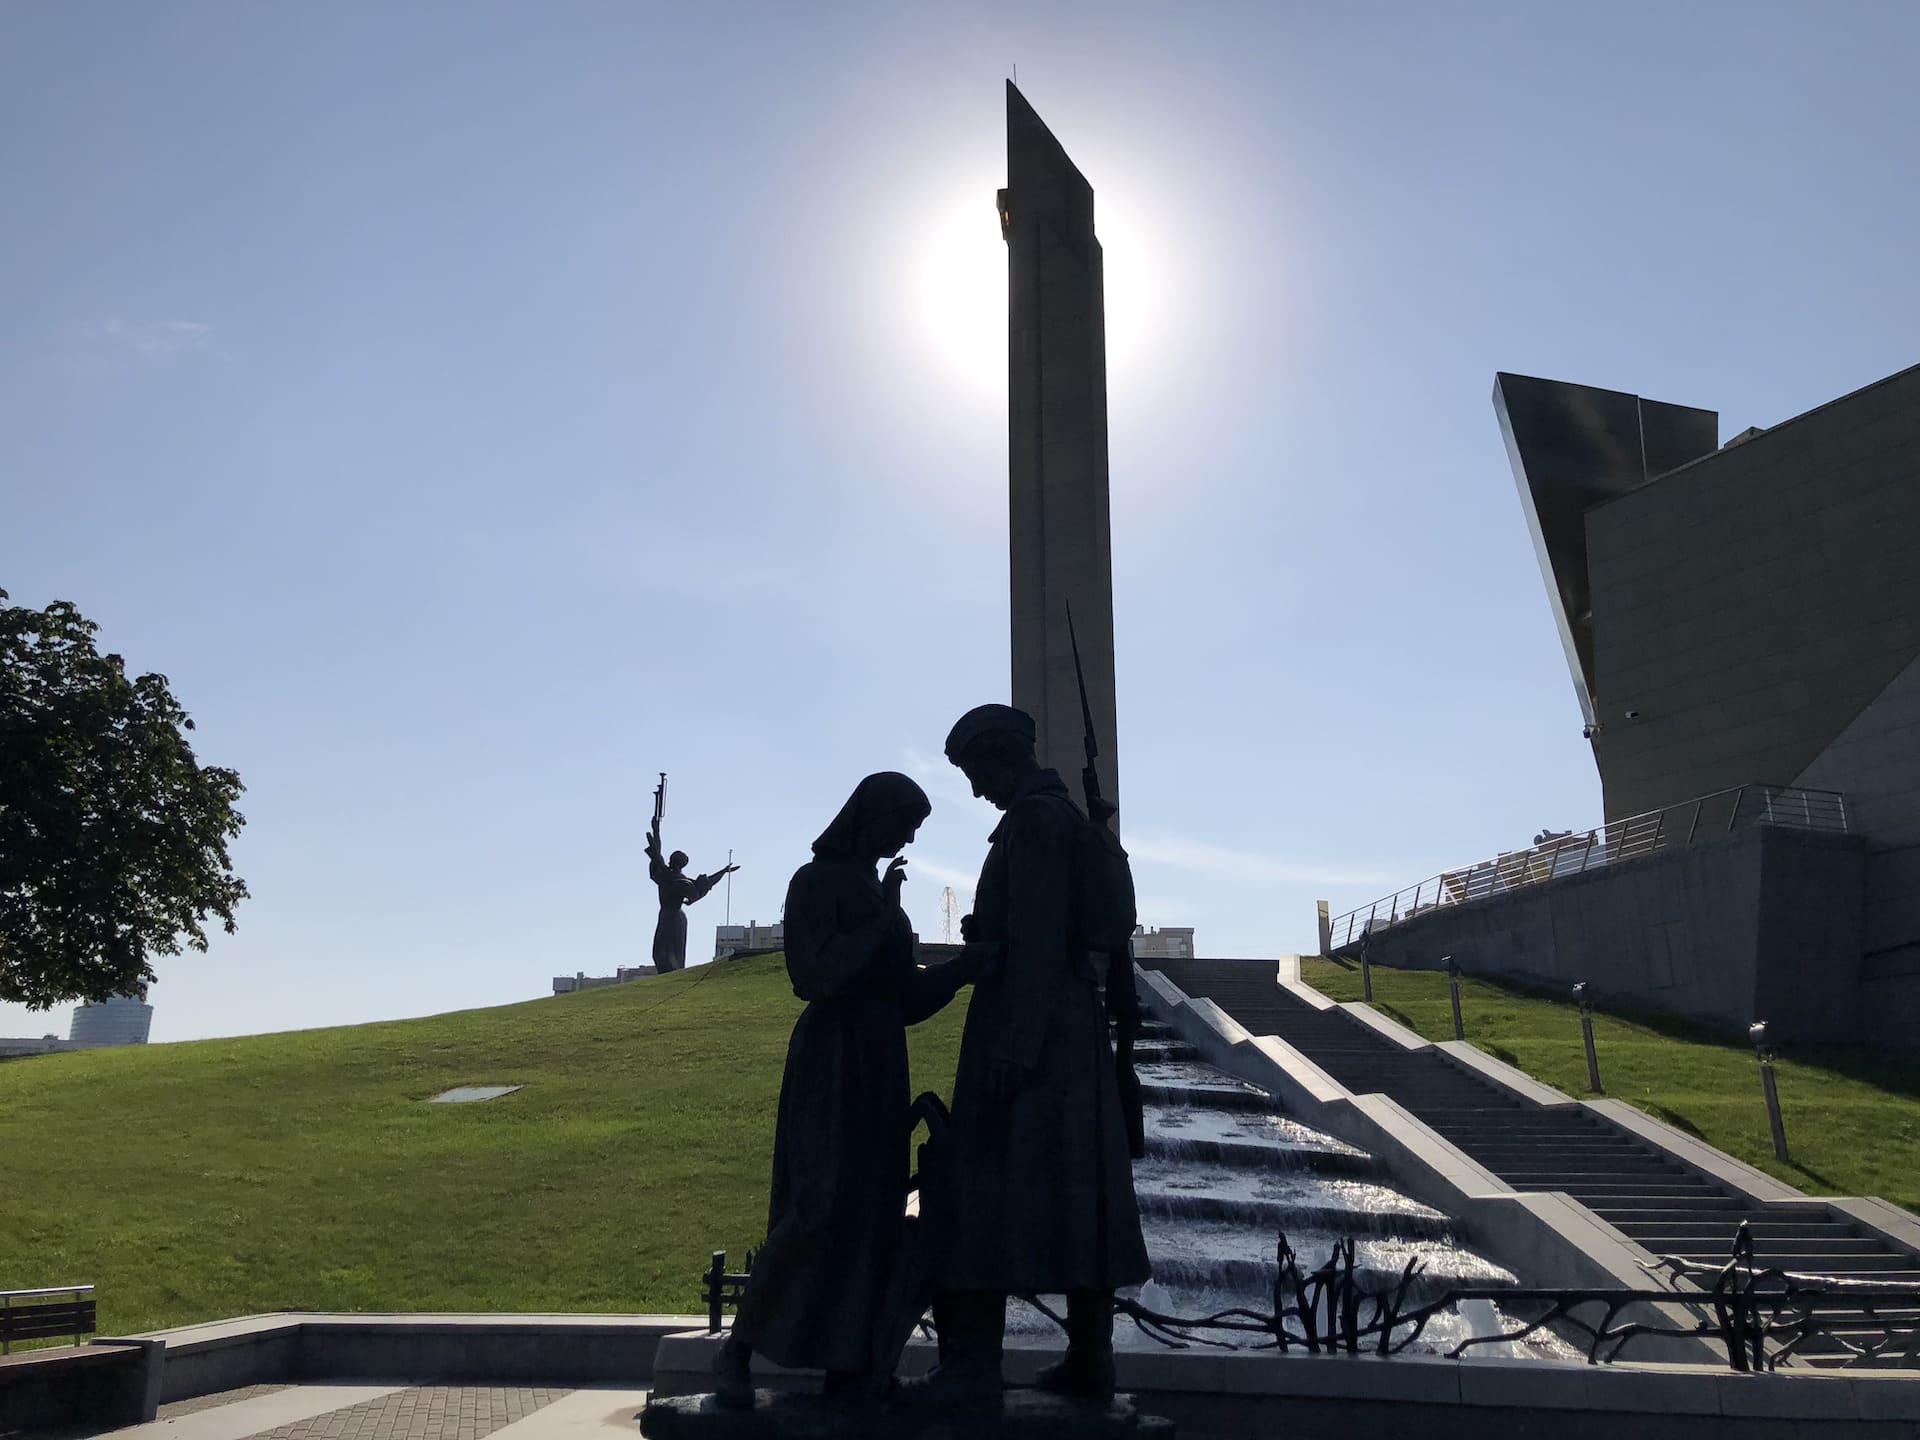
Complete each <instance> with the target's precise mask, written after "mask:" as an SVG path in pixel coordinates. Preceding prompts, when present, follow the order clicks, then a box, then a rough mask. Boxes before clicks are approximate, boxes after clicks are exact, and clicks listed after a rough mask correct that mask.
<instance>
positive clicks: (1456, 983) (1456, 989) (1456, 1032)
mask: <svg viewBox="0 0 1920 1440" xmlns="http://www.w3.org/2000/svg"><path fill="white" fill-rule="evenodd" d="M1445 959H1446V962H1447V990H1448V993H1449V994H1451V995H1452V997H1453V1038H1454V1039H1456V1040H1464V1039H1466V1038H1467V1027H1466V1026H1465V1025H1463V1024H1461V1023H1460V962H1459V961H1458V960H1456V959H1454V958H1453V957H1452V956H1451V955H1448V956H1446V957H1445Z"/></svg>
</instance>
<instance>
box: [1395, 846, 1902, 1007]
mask: <svg viewBox="0 0 1920 1440" xmlns="http://www.w3.org/2000/svg"><path fill="white" fill-rule="evenodd" d="M1866 865H1867V845H1866V842H1865V841H1864V840H1863V839H1861V838H1859V837H1858V836H1849V835H1825V834H1817V833H1814V832H1811V831H1804V830H1787V829H1778V828H1772V827H1765V826H1753V827H1749V828H1747V829H1744V830H1737V831H1735V832H1733V833H1732V834H1731V835H1727V836H1724V837H1722V838H1719V839H1716V840H1711V841H1707V842H1705V843H1700V844H1695V845H1691V846H1687V847H1685V848H1679V849H1673V850H1666V851H1662V852H1660V853H1659V854H1656V855H1648V856H1644V857H1642V858H1640V859H1637V860H1629V861H1626V862H1625V863H1624V864H1618V865H1609V866H1605V867H1603V868H1601V869H1597V870H1591V871H1589V872H1588V873H1586V874H1584V875H1570V876H1566V877H1564V878H1562V879H1559V880H1555V881H1553V882H1551V883H1549V884H1545V885H1538V886H1534V887H1532V888H1530V889H1526V890H1518V891H1514V892H1511V893H1509V894H1505V895H1495V896H1490V897H1488V898H1486V899H1483V900H1474V901H1469V902H1467V903H1465V904H1461V905H1449V906H1446V907H1444V908H1442V909H1438V910H1430V911H1427V912H1426V913H1424V914H1421V915H1416V916H1414V917H1413V918H1412V919H1411V920H1403V921H1401V922H1400V923H1399V924H1397V925H1394V926H1393V927H1392V928H1390V929H1387V930H1383V931H1380V932H1379V933H1377V934H1376V935H1375V937H1374V940H1373V952H1372V954H1373V959H1374V961H1375V962H1376V963H1378V964H1382V965H1388V966H1393V967H1396V968H1400V969H1409V970H1437V969H1439V968H1441V966H1442V965H1443V963H1444V960H1445V957H1446V956H1448V955H1452V956H1453V957H1454V959H1455V960H1457V961H1458V962H1459V964H1460V968H1461V969H1462V970H1463V971H1465V972H1466V973H1467V974H1469V975H1485V976H1495V977H1498V978H1501V979H1506V980H1517V981H1520V982H1522V983H1524V984H1532V985H1542V986H1548V987H1551V988H1554V989H1560V990H1564V989H1566V988H1567V987H1570V986H1572V985H1573V983H1574V982H1575V981H1579V980H1587V981H1591V982H1592V984H1593V986H1594V988H1595V990H1597V991H1600V992H1603V993H1604V994H1606V995H1607V996H1608V997H1609V998H1610V999H1616V1000H1619V1001H1620V1002H1622V1003H1623V1004H1626V1005H1628V1006H1631V1007H1633V1008H1637V1009H1641V1010H1648V1011H1653V1012H1656V1013H1661V1014H1667V1015H1675V1016H1679V1017H1681V1018H1684V1019H1689V1020H1696V1021H1700V1022H1702V1023H1705V1024H1708V1025H1712V1026H1714V1027H1716V1028H1718V1029H1721V1030H1727V1031H1733V1032H1736V1033H1739V1034H1744V1033H1745V1032H1746V1028H1747V1026H1748V1025H1750V1024H1752V1023H1753V1022H1754V1021H1755V1020H1766V1021H1767V1022H1768V1023H1769V1024H1770V1025H1771V1026H1772V1027H1773V1030H1774V1034H1775V1035H1776V1036H1777V1037H1778V1038H1780V1039H1782V1040H1802V1041H1855V1042H1858V1041H1860V1040H1861V1039H1862V1038H1863V1034H1862V1030H1861V1028H1860V1025H1861V1017H1860V1012H1859V982H1860V955H1861V914H1862V900H1863V896H1864V893H1865V883H1866ZM1909 1024H1910V1027H1911V1031H1912V1036H1913V1038H1912V1039H1910V1040H1909V1043H1913V1044H1920V1010H1916V1011H1915V1013H1914V1014H1913V1015H1912V1016H1911V1017H1909Z"/></svg>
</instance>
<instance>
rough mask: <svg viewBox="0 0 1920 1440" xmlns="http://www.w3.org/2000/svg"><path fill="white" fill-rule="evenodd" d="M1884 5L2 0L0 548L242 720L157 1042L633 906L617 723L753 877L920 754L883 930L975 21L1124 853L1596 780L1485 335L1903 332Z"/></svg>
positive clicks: (1523, 339)
mask: <svg viewBox="0 0 1920 1440" xmlns="http://www.w3.org/2000/svg"><path fill="white" fill-rule="evenodd" d="M1917 55H1920V8H1916V7H1915V6H1913V5H1910V4H1906V3H1886V4H1872V3H1849V4H1845V5H1814V4H1811V3H1809V4H1805V5H1799V6H1778V5H1767V4H1755V3H1739V4H1725V5H1711V4H1691V5H1686V6H1672V5H1668V4H1657V5H1642V6H1632V5H1609V6H1604V7H1602V6H1573V5H1538V4H1532V3H1526V4H1512V5H1494V4H1459V5H1445V6H1434V5H1427V4H1409V5H1387V4H1361V5H1339V6H1330V5H1297V6H1295V5H1278V4H1275V5H1247V6H1244V7H1240V6H1206V5H1198V6H1183V7H1170V6H1166V5H1159V4H1155V5H1140V6H1127V5H1108V4H1103V5H1099V6H1085V7H1065V6H1048V5H1028V4H1020V5H1007V6H997V5H995V6H988V5H967V4H945V5H939V6H935V5H898V4H886V5H875V6H870V7H869V6H852V5H844V6H837V7H828V6H824V5H808V6H790V5H773V4H765V5H759V6H749V5H713V6H676V7H666V6H644V5H636V4H606V5H593V4H555V5H538V6H536V5H524V4H511V5H508V4H500V5H489V4H470V3H461V4H448V5H431V4H409V5H405V6H394V5H387V4H328V5H307V6H293V5H240V4H218V5H195V4H165V5H159V4H156V5H140V6H114V7H100V6H85V5H73V4H67V3H40V4H20V3H12V4H5V5H0V180H3V181H4V186H5V196H6V198H5V206H4V222H3V223H0V275H3V276H4V277H5V280H4V282H3V283H0V586H4V587H5V588H6V589H8V590H9V591H11V592H12V594H13V597H14V602H15V603H25V604H35V605H38V604H44V603H46V602H47V601H50V600H52V599H55V598H62V599H70V600H73V601H75V602H76V603H78V604H79V605H80V606H81V607H82V609H83V610H85V611H86V612H87V613H88V614H89V615H91V616H92V617H94V618H95V619H97V620H98V621H99V622H100V624H101V625H102V627H103V632H104V634H103V639H104V641H105V643H106V644H108V645H109V646H111V647H112V648H114V649H117V650H119V651H121V652H122V653H124V654H125V655H126V657H127V659H128V661H129V663H130V664H132V665H133V666H136V667H139V668H142V669H156V670H160V671H162V672H164V673H165V674H167V675H168V676H169V677H171V679H172V681H173V685H174V688H175V691H176V693H177V694H178V695H179V696H180V698H181V699H182V701H183V703H184V704H185V705H186V706H187V707H188V709H189V710H190V711H192V713H193V714H194V716H195V717H196V719H197V721H198V722H199V727H200V728H199V731H198V740H197V743H198V746H199V750H200V753H201V756H202V758H203V759H205V760H207V761H210V762H214V763H220V764H226V765H232V766H234V767H236V768H237V769H238V770H239V771H240V772H241V774H242V776H243V777H244V779H245V781H246V783H247V786H248V793H247V795H246V797H245V800H244V805H243V808H244V810H245V812H246V814H247V817H248V820H249V824H248V827H247V829H246V832H245V834H244V836H243V838H242V839H241V840H240V842H239V844H238V846H237V849H236V852H235V854H236V860H237V863H238V867H239V869H240V871H241V872H242V873H243V874H244V875H245V876H246V878H247V880H248V881H249V883H250V884H251V885H252V887H253V891H254V898H253V899H252V900H251V901H250V902H249V903H248V904H247V905H246V906H245V907H243V909H242V911H241V913H240V932H239V934H238V935H237V936H236V937H233V938H231V939H228V938H225V937H222V938H220V939H218V940H217V941H216V943H215V945H214V948H213V951H212V953H211V954H210V955H208V956H204V957H203V956H198V955H193V954H189V955H186V956H183V957H180V958H178V959H171V958H168V959H163V960H162V961H161V963H160V973H161V984H160V986H159V988H158V989H157V990H156V992H155V997H154V998H155V1001H156V1007H157V1013H156V1019H155V1026H154V1034H155V1038H156V1039H179V1038H185V1037H191V1036H197V1035H206V1034H221V1033H232V1032H242V1031H254V1030H265V1029H280V1028H289V1027H295V1026H305V1025H315V1024H323V1023H333V1022H342V1021H358V1020H365V1019H373V1018H380V1017H389V1016H398V1015H407V1014H417V1013H423V1012H427V1011H434V1010H444V1009H451V1008H457V1007H461V1006H467V1005H477V1004H491V1003H497V1002H502V1001H508V1000H514V999H520V998H525V997H530V996H534V995H538V994H542V993H544V992H545V991H546V990H547V988H548V981H549V978H550V977H551V976H552V975H554V974H557V973H571V972H573V971H575V970H581V969H584V970H587V971H590V972H601V973H604V972H608V971H611V970H612V968H613V967H614V966H615V965H616V964H618V963H622V962H633V961H638V960H643V959H645V958H646V951H647V946H648V938H649V934H650V931H651V927H652V922H653V900H652V896H651V893H650V891H649V888H648V887H647V886H646V885H645V883H644V869H643V867H644V862H643V860H642V856H641V852H640V845H641V839H642V831H643V827H644V822H645V820H646V818H647V814H648V808H649V799H650V796H649V792H650V790H651V786H652V783H653V779H654V772H656V771H658V770H666V771H668V772H670V774H671V776H672V780H671V785H670V789H669V808H668V824H667V838H668V841H669V843H670V844H671V845H676V846H681V847H684V848H685V849H687V850H688V851H690V852H691V853H692V855H693V857H694V863H695V866H696V867H697V868H702V869H705V868H711V867H713V866H717V865H718V864H719V863H721V862H722V861H723V860H724V858H725V855H726V851H727V848H728V847H729V846H731V847H733V848H734V850H735V852H736V854H737V857H738V859H739V860H740V862H741V864H742V866H743V869H742V871H741V873H740V874H739V875H738V876H737V877H735V884H734V889H733V897H732V907H733V915H734V917H735V919H736V920H744V919H747V918H750V917H757V918H760V919H762V920H765V919H770V918H772V917H774V916H775V915H776V914H777V912H778V909H779V905H780V900H781V896H782V894H783V893H784V890H785V885H786V879H787V876H788V875H789V874H790V873H791V871H792V870H793V868H794V867H795V866H796V865H798V864H799V863H801V861H802V860H804V859H805V858H806V854H807V846H808V844H809V842H810V841H811V839H812V838H813V836H814V835H815V834H816V833H817V832H818V830H819V829H820V828H821V826H823V825H824V823H825V822H826V820H827V819H828V818H829V817H830V816H831V815H832V813H833V811H834V809H835V808H836V807H837V806H838V804H839V803H840V801H841V800H842V799H843V798H844V796H845V794H846V793H847V791H848V790H849V789H850V787H851V786H852V784H853V782H854V781H855V780H856V779H857V778H858V777H859V776H860V775H861V774H863V773H865V772H866V771H869V770H874V769H882V768H905V769H924V770H925V771H926V773H927V776H928V779H927V782H926V783H927V784H928V788H929V789H930V791H931V792H932V793H933V794H934V797H935V801H936V811H935V815H934V817H933V819H932V821H930V822H929V824H928V826H927V827H926V829H925V830H924V831H923V832H922V837H921V842H920V844H919V845H918V846H916V847H915V849H914V851H913V852H912V853H913V854H914V855H915V856H916V861H915V865H914V869H913V874H914V877H915V878H914V879H913V880H912V881H911V883H910V884H909V886H908V897H909V906H910V909H911V911H912V913H913V915H914V918H915V919H916V921H917V922H918V923H919V927H920V929H921V931H922V933H923V934H926V935H937V933H938V928H939V919H938V915H939V897H940V889H941V886H942V885H943V884H945V883H949V882H950V881H951V882H952V883H956V884H960V885H964V884H966V883H968V880H967V877H970V876H971V874H972V873H973V872H974V871H975V870H976V869H977V866H978V864H979V861H980V858H981V856H982V855H983V853H984V850H985V837H986V833H987V831H988V829H989V828H990V827H991V824H992V817H991V815H990V813H989V812H987V811H986V810H985V809H984V807H982V806H981V805H980V804H979V803H978V802H975V801H972V800H971V799H968V798H966V797H965V796H964V787H963V786H960V785H959V784H958V778H959V777H958V776H957V774H956V773H955V772H952V771H949V770H947V769H946V767H945V766H944V765H943V764H941V763H940V762H939V759H938V757H939V753H940V744H941V740H942V737H943V736H944V734H945V732H946V729H947V727H948V725H949V724H950V722H951V721H952V720H953V718H954V717H955V716H956V715H957V714H959V712H960V711H962V710H963V709H965V708H966V707H968V706H970V705H972V704H974V703H976V702H979V701H982V700H988V699H1003V698H1005V696H1006V691H1007V683H1008V682H1007V615H1006V556H1005V483H1006V448H1005V444H1006V442H1005V394H1004V349H1003V346H1004V340H1003V325H1004V257H1003V252H1002V249H1001V243H1000V239H999V235H998V231H997V227H996V224H995V220H994V214H993V192H994V189H995V187H996V186H997V185H999V184H1000V183H1002V182H1003V180H1004V137H1003V133H1002V108H1001V88H1000V86H1001V80H1002V78H1003V77H1004V76H1005V75H1006V74H1007V73H1008V72H1009V71H1010V70H1011V69H1012V68H1013V67H1014V66H1016V65H1017V66H1018V69H1019V78H1020V82H1021V85H1022V88H1023V89H1024V90H1025V91H1026V92H1027V94H1028V95H1029V97H1030V98H1031V99H1032V100H1033V101H1034V103H1035V104H1036V106H1037V107H1038V108H1039V110H1040V111H1041V113H1042V114H1043V115H1044V116H1045V117H1046V118H1047V119H1048V121H1049V122H1050V123H1051V124H1052V126H1053V127H1054V129H1055V131H1056V132H1057V133H1058V134H1059V135H1060V136H1061V138H1062V139H1063V141H1064V142H1065V144H1066V145H1067V148H1068V150H1069V151H1070V152H1071V153H1072V154H1073V155H1074V156H1075V158H1076V159H1077V160H1078V161H1079V163H1080V165H1081V168H1082V169H1083V170H1084V171H1085V173H1086V174H1087V176H1088V177H1089V179H1090V180H1091V181H1092V183H1093V185H1094V186H1095V189H1096V192H1097V196H1098V201H1097V203H1098V207H1099V211H1098V213H1099V217H1100V230H1101V234H1102V238H1103V240H1104V242H1105V244H1106V247H1107V253H1108V269H1109V297H1108V303H1109V312H1110V328H1111V331H1112V335H1113V344H1114V353H1113V356H1112V361H1111V376H1110V397H1111V398H1110V403H1111V412H1112V414H1111V430H1112V434H1111V444H1112V470H1113V517H1114V518H1113V523H1114V562H1115V563H1114V573H1115V585H1116V591H1117V594H1116V611H1117V622H1118V652H1119V684H1120V716H1121V736H1120V744H1121V754H1122V765H1123V770H1124V775H1125V795H1126V800H1127V813H1126V816H1125V821H1126V827H1127V835H1128V839H1129V842H1130V844H1132V846H1133V847H1134V849H1135V851H1136V854H1137V857H1138V867H1137V868H1138V877H1139V887H1140V890H1141V893H1142V898H1143V910H1144V918H1146V919H1147V920H1148V921H1150V922H1152V923H1155V924H1191V925H1194V926H1197V927H1198V929H1199V932H1200V940H1201V945H1202V948H1203V950H1205V951H1207V952H1209V953H1215V954H1278V953H1281V952H1284V951H1290V950H1296V949H1301V948H1310V947H1311V945H1312V942H1313V901H1314V900H1315V899H1316V898H1319V897H1323V896H1324V897H1326V898H1328V899H1330V900H1332V901H1333V902H1334V904H1335V906H1336V909H1338V908H1344V906H1345V905H1346V904H1351V903H1355V902H1359V901H1363V900H1366V899H1369V898H1371V897H1372V896H1373V895H1374V894H1377V893H1380V892H1383V891H1385V890H1388V889H1391V888H1393V887H1394V886H1396V885H1399V884H1402V883H1408V882H1411V881H1413V880H1415V879H1418V878H1421V877H1422V876H1425V875H1428V874H1431V873H1433V872H1434V871H1436V870H1438V869H1439V868H1441V867H1442V866H1448V865H1453V864H1457V863H1460V862H1464V861H1467V860H1471V859H1474V858H1477V857H1479V856H1481V855H1483V854H1490V853H1492V852H1494V851H1497V850H1500V849H1506V848H1511V847H1513V846H1515V845H1520V844H1524V843H1526V841H1527V840H1528V839H1529V838H1530V837H1531V836H1532V834H1533V833H1534V832H1535V831H1536V830H1538V829H1539V828H1540V827H1541V826H1543V825H1552V826H1555V827H1563V826H1582V827H1584V826H1586V825H1589V824H1592V823H1594V822H1595V821H1596V820H1597V819H1598V817H1599V808H1600V806H1599V788H1598V783H1597V780H1596V777H1595V773H1594V769H1593V764H1592V761H1591V758H1590V756H1589V754H1588V752H1587V749H1586V746H1585V745H1584V743H1583V742H1582V741H1581V739H1580V714H1579V710H1578V708H1577V706H1576V704H1575V701H1574V697H1573V693H1572V689H1571V684H1570V682H1569V680H1568V677H1567V673H1566V668H1565V665H1564V662H1563V660H1562V658H1561V652H1560V647H1559V643H1558V641H1557V639H1556V637H1555V634H1554V628H1553V624H1552V621H1551V618H1550V616H1549V612H1548V609H1547V605H1546V602H1545V597H1544V591H1543V588H1542V583H1541V580H1540V576H1539V573H1538V570H1537V568H1536V565H1535V562H1534V559H1533V555H1532V552H1531V549H1530V547H1529V545H1528V542H1527V539H1526V533H1525V529H1524V525H1523V522H1522V519H1521V513H1520V508H1519V505H1518V502H1517V500H1516V497H1515V494H1514V488H1513V482H1512V479H1511V477H1510V475H1509V472H1508V468H1507V462H1506V459H1505V455H1504V453H1503V450H1502V447H1501V444H1500V439H1499V435H1498V431H1497V428H1496V425H1495V422H1494V418H1493V412H1492V408H1491V405H1490V403H1489V398H1488V397H1489V393H1490V390H1491V387H1492V381H1493V374H1494V372H1495V371H1496V370H1498V369H1509V370H1518V371H1522V372H1527V373H1533V374H1541V375H1548V376H1553V377H1556V378H1562V379H1570V380H1578V381H1583V382H1586V383H1590V384H1597V385H1605V386H1612V387H1616V388H1620V389H1627V390H1636V391H1639V392H1641V393H1643V394H1646V395H1650V396H1654V397H1657V398H1661V399H1666V400H1672V401H1678V402H1683V403H1686V404H1690V405H1702V406H1708V407H1713V408H1717V409H1718V410H1719V411H1720V413H1721V429H1722V434H1723V435H1732V434H1734V433H1736V432H1737V431H1739V430H1741V429H1744V428H1745V427H1746V426H1748V425H1751V424H1760V425H1767V424H1772V423H1774V422H1776V421H1779V420H1781V419H1784V418H1786V417H1787V416H1789V415H1792V414H1795V413H1798V412H1799V411H1802V410H1805V409H1808V408H1810V407H1811V406H1813V405H1816V404H1819V403H1821V402H1823V401H1825V400H1828V399H1830V398H1832V397H1834V396H1836V395H1839V394H1841V393H1844V392H1845V391H1848V390H1851V389H1853V388H1856V387H1858V386H1860V385H1862V384H1865V383H1868V382H1870V381H1873V380H1875V379H1878V378H1879V377H1881V376H1883V375H1885V374H1888V373H1889V372H1891V371H1893V370H1895V369H1898V368H1901V367H1903V366H1906V365H1910V364H1912V363H1914V362H1915V361H1916V360H1920V270H1916V268H1915V265H1914V260H1913V253H1914V252H1913V245H1914V237H1915V235H1916V234H1920V146H1917V145H1916V144H1915V138H1916V136H1920V86H1916V85H1915V84H1914V83H1913V66H1914V62H1915V58H1916V56H1917ZM963 899H964V896H963ZM722 906H723V900H722V898H721V896H719V895H717V894H716V895H715V896H714V897H712V898H710V899H709V900H707V901H705V902H703V903H702V904H701V905H700V906H699V907H698V908H697V909H695V910H694V911H693V912H692V917H691V918H692V920H693V927H692V931H693V936H694V942H695V948H696V950H697V949H698V948H699V947H700V946H701V945H702V944H703V943H705V941H706V940H707V939H708V938H709V937H710V936H711V929H710V928H709V927H711V926H712V925H713V924H715V923H717V922H718V921H720V920H721V918H722ZM65 1025H66V1016H65V1013H64V1012H63V1011H60V1012H54V1013H53V1014H52V1015H28V1014H26V1013H25V1012H22V1011H19V1010H17V1009H8V1008H5V1007H0V1033H10V1034H38V1033H41V1032H42V1031H45V1030H49V1029H52V1030H57V1031H58V1032H59V1033H62V1034H64V1033H65Z"/></svg>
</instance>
